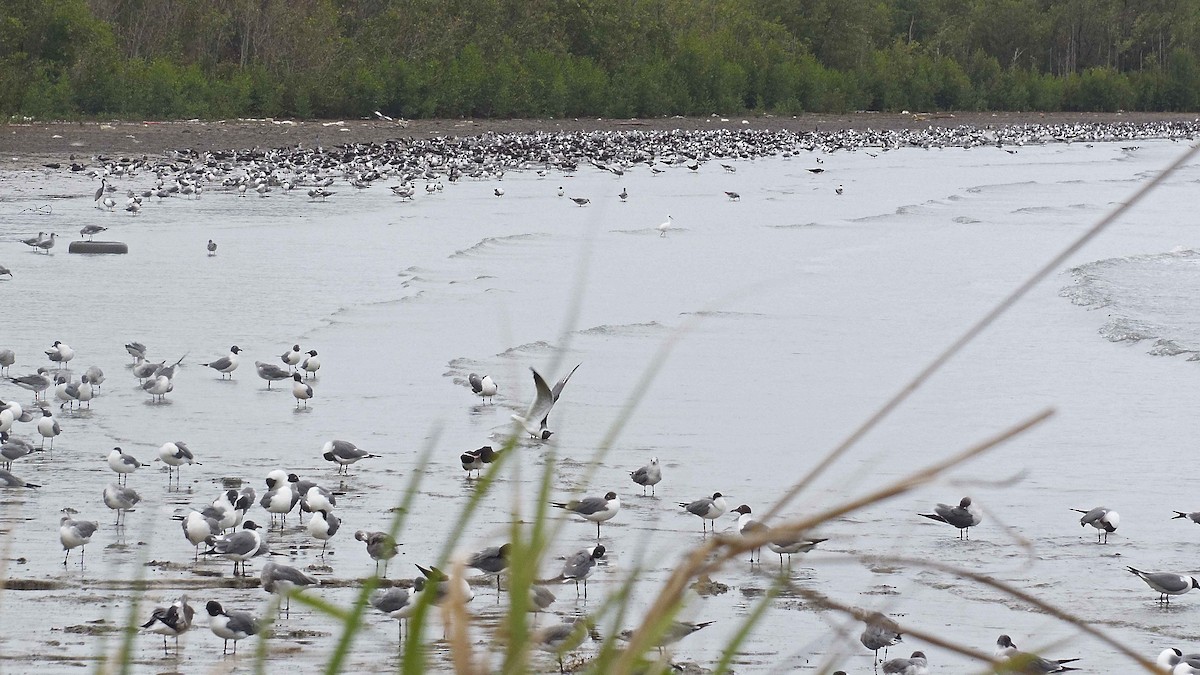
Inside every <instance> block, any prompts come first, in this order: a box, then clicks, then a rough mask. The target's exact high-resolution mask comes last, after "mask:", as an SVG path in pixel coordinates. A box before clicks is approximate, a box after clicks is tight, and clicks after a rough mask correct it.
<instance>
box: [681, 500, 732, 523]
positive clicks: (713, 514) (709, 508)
mask: <svg viewBox="0 0 1200 675" xmlns="http://www.w3.org/2000/svg"><path fill="white" fill-rule="evenodd" d="M676 503H677V504H679V505H680V506H681V507H683V508H684V509H686V510H687V512H688V513H691V514H693V515H697V516H700V526H701V527H703V528H704V531H705V532H707V531H708V528H707V527H706V526H705V523H704V521H705V520H711V521H713V524H712V526H713V531H714V532H716V530H717V523H716V520H717V518H720V517H721V516H723V515H725V512H726V511H728V510H729V505H728V504H727V503H726V502H725V497H724V496H722V495H721V493H720V492H714V493H713V496H712V497H711V498H708V497H705V498H704V499H697V500H696V501H694V502H691V503H687V504H685V503H683V502H676Z"/></svg>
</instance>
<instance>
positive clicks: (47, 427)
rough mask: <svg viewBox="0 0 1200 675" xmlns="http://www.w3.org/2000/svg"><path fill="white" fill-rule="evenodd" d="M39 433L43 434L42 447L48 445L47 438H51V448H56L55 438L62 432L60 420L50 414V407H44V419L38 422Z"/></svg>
mask: <svg viewBox="0 0 1200 675" xmlns="http://www.w3.org/2000/svg"><path fill="white" fill-rule="evenodd" d="M37 430H38V433H39V434H41V435H42V448H45V447H46V439H47V438H49V439H50V449H51V450H53V449H54V438H55V437H56V436H58V435H59V434H61V433H62V427H60V426H58V420H56V419H54V417H52V416H51V415H50V409H49V408H42V419H40V420H38V423H37Z"/></svg>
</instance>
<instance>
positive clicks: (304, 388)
mask: <svg viewBox="0 0 1200 675" xmlns="http://www.w3.org/2000/svg"><path fill="white" fill-rule="evenodd" d="M292 396H295V397H296V407H297V408H299V407H300V402H301V401H303V402H304V407H305V408H307V407H308V399H310V398H312V397H313V388H312V387H310V386H308V385H307V384H304V380H303V379H301V378H300V373H294V374H292Z"/></svg>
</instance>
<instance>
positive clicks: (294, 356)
mask: <svg viewBox="0 0 1200 675" xmlns="http://www.w3.org/2000/svg"><path fill="white" fill-rule="evenodd" d="M302 358H304V352H302V351H300V345H292V348H291V349H289V350H288V351H286V352H284V353H283V354H280V355H279V360H280V361H283V362H284V363H285V364H286V365H288V366H290V367H291V368H295V367H296V366H298V365H300V360H301V359H302Z"/></svg>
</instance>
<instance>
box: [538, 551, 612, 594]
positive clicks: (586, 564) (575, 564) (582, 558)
mask: <svg viewBox="0 0 1200 675" xmlns="http://www.w3.org/2000/svg"><path fill="white" fill-rule="evenodd" d="M603 557H604V547H603V546H601V545H599V544H597V545H595V546H592V547H591V548H585V549H581V550H579V551H576V552H575V553H574V554H573V555H572V556H571V557H570V558H567V561H566V562H565V563H563V568H562V574H560V575H558V578H556V579H551V581H560V582H567V581H574V582H575V595H576V596H578V595H579V582H580V581H583V597H584V599H587V580H588V577H590V576H592V569H593V568H594V567H595V566H596V561H597V560H599V559H600V558H603Z"/></svg>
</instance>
